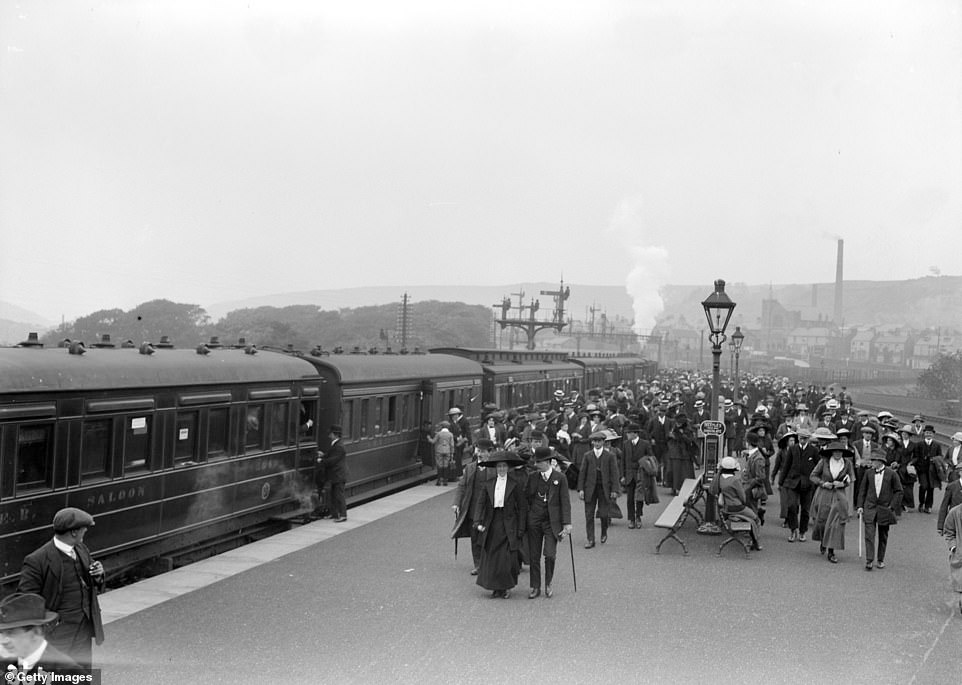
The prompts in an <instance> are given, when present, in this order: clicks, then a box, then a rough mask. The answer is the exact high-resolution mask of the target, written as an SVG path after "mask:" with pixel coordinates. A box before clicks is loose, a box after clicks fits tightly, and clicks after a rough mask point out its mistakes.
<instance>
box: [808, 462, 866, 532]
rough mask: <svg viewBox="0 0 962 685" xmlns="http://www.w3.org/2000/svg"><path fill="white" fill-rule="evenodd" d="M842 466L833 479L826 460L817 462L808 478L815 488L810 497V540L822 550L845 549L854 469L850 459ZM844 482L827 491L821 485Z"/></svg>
mask: <svg viewBox="0 0 962 685" xmlns="http://www.w3.org/2000/svg"><path fill="white" fill-rule="evenodd" d="M842 461H843V462H844V466H843V468H842V472H841V473H839V474H838V477H837V478H834V479H833V478H832V472H831V471H830V467H829V459H827V458H825V459H822V460H821V461H819V462H818V464H817V465H816V466H815V468H814V469H812V475H811V476H809V478H810V479H811V481H812V483H814V484H815V486H816V487H817V489H816V490H815V495H814V496H813V497H812V518H813V519H814V521H815V525H814V527H813V528H812V539H813V540H820V541H821V543H822V547H828V548H829V549H839V550H840V549H845V523H846V522H847V521H848V520H849V519H850V518H851V517H852V509H851V505H850V504H849V498H850V495H849V493H850V492H851V489H852V488H853V487H854V483H855V467H854V466H852V460H851V459H848V458H845V459H843V460H842ZM836 482H845V483H846V485H845V486H843V487H833V488H831V489H826V488H823V487H821V486H822V483H836Z"/></svg>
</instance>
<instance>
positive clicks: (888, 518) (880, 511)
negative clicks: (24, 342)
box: [855, 468, 902, 565]
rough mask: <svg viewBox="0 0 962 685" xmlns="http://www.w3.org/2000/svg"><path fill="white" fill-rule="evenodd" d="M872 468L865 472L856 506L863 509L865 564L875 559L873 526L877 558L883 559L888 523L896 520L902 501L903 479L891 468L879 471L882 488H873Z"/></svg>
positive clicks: (891, 524)
mask: <svg viewBox="0 0 962 685" xmlns="http://www.w3.org/2000/svg"><path fill="white" fill-rule="evenodd" d="M875 475H876V474H875V470H874V469H873V470H872V471H870V472H869V473H866V474H865V477H864V478H862V485H861V488H860V489H859V491H858V497H857V498H856V503H855V506H856V508H859V509H861V510H862V521H863V523H864V524H865V563H866V564H867V565H868V564H871V563H872V561H873V560H874V559H875V529H876V528H878V560H879V562H883V561H885V548H886V547H887V546H888V541H889V526H894V525H895V524H896V523H898V518H897V515H896V512H897V511H898V510H899V504H900V503H901V502H902V481H901V480H900V479H899V477H898V475H897V474H896V473H895V471H893V470H892V469H889V468H886V469H884V470H883V471H882V487H881V488H879V491H878V492H877V493H876V491H875Z"/></svg>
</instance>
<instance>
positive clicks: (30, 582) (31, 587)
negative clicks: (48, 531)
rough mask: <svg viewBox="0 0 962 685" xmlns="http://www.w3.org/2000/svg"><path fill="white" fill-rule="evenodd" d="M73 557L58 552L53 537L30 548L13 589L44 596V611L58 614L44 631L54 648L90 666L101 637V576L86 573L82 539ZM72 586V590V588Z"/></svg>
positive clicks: (87, 555)
mask: <svg viewBox="0 0 962 685" xmlns="http://www.w3.org/2000/svg"><path fill="white" fill-rule="evenodd" d="M74 551H75V552H76V554H77V561H76V562H74V561H73V560H72V559H71V558H70V557H69V556H67V555H66V554H64V553H63V552H61V551H60V550H59V549H57V547H56V546H55V545H54V543H53V540H50V541H49V542H47V543H46V544H44V545H42V546H41V547H40V548H38V549H37V550H35V551H33V552H31V553H30V554H28V555H27V556H26V558H25V559H24V560H23V568H22V569H21V570H20V584H19V585H18V586H17V592H30V593H33V594H37V595H41V596H43V598H44V602H45V604H46V607H47V610H48V611H56V612H57V613H58V614H60V622H59V623H58V624H57V625H56V626H55V627H54V628H53V629H51V630H49V631H48V632H47V633H46V638H47V641H48V642H49V643H50V644H51V645H52V646H53V647H54V649H55V650H58V651H60V652H63V653H65V654H67V655H68V656H69V657H70V658H71V659H72V660H73V661H75V662H77V664H79V665H80V666H81V667H82V668H87V669H89V668H91V663H92V653H93V647H92V645H91V640H94V641H96V643H97V644H98V645H99V644H101V643H102V642H103V641H104V626H103V622H102V621H101V618H100V602H99V601H98V600H97V593H98V592H99V591H101V590H103V587H104V585H103V583H104V581H103V577H102V576H101V578H100V579H99V580H94V578H93V577H92V576H91V575H90V564H91V563H92V562H93V560H92V559H91V557H90V552H89V550H88V549H87V547H86V545H84V544H83V543H80V544H77V545H76V546H75V547H74ZM74 589H76V592H74V591H73V590H74Z"/></svg>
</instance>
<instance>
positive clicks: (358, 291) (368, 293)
mask: <svg viewBox="0 0 962 685" xmlns="http://www.w3.org/2000/svg"><path fill="white" fill-rule="evenodd" d="M565 285H566V287H570V288H571V297H570V298H569V299H568V301H567V302H566V303H565V311H567V312H569V313H570V315H571V316H573V317H574V318H575V319H579V320H583V319H585V310H586V308H588V307H591V306H595V307H597V308H599V310H600V311H599V315H600V312H601V311H603V312H605V313H606V314H607V315H608V317H609V318H614V317H616V316H620V317H624V318H626V319H631V318H633V317H634V314H633V312H632V308H631V307H632V304H631V298H630V297H629V296H628V291H627V290H625V288H624V287H622V286H604V285H569V284H567V283H566V284H565ZM557 289H558V284H557V283H515V284H513V285H496V286H481V285H450V286H448V285H424V286H410V287H403V286H398V287H390V286H372V287H365V288H346V289H344V290H307V291H303V292H295V293H277V294H275V295H264V296H262V297H253V298H248V299H246V300H234V301H230V302H216V303H214V304H211V305H209V306H207V307H205V309H206V310H207V313H208V314H210V316H211V318H212V319H214V320H217V319H219V318H221V317H223V316H224V315H225V314H227V313H228V312H231V311H234V310H235V309H246V308H254V307H265V306H267V307H287V306H290V305H294V304H313V305H316V306H318V307H320V308H321V309H325V310H330V309H335V310H336V309H342V308H345V307H364V306H369V305H381V304H389V303H392V302H394V303H400V302H401V297H402V296H403V295H404V293H407V294H408V297H410V298H411V301H412V302H417V301H426V300H438V301H439V302H463V303H465V304H474V305H482V306H484V307H491V306H492V305H494V304H495V303H499V302H501V299H502V298H503V297H511V300H512V304H514V305H515V306H516V305H517V304H518V297H517V296H516V295H515V296H513V297H512V296H511V293H519V292H524V303H525V304H530V302H531V300H532V299H538V300H540V303H541V310H540V314H541V315H544V314H546V313H547V312H548V311H549V310H551V309H552V308H553V307H554V302H553V300H552V298H551V296H549V295H541V294H540V292H541V291H542V290H547V291H554V290H557Z"/></svg>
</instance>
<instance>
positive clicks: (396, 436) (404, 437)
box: [305, 354, 481, 501]
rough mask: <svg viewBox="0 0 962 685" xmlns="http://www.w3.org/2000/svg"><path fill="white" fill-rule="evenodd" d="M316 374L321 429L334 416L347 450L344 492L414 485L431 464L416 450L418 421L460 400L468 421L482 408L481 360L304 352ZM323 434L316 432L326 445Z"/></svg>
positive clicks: (436, 417)
mask: <svg viewBox="0 0 962 685" xmlns="http://www.w3.org/2000/svg"><path fill="white" fill-rule="evenodd" d="M305 359H307V360H308V361H309V362H311V364H313V365H314V367H315V368H316V369H317V372H318V374H319V375H320V377H321V384H320V387H321V391H320V399H321V418H320V422H321V433H322V436H326V432H327V429H328V427H329V426H330V425H331V424H335V423H336V424H340V425H341V427H342V430H343V431H344V433H343V435H342V439H343V441H344V446H345V448H346V450H347V454H348V459H349V461H348V476H349V478H350V480H349V481H348V483H347V485H346V494H347V496H348V499H349V500H354V501H357V500H358V498H360V497H362V496H363V497H364V498H371V497H374V496H376V495H377V494H378V492H379V491H383V490H384V489H386V488H387V489H398V488H399V487H404V486H405V485H412V484H414V483H416V482H418V481H422V480H424V479H425V477H426V473H425V468H427V469H433V468H434V466H433V461H432V463H430V464H426V463H423V462H422V461H421V460H420V459H419V458H418V456H417V454H418V452H419V450H418V447H419V445H418V438H419V435H420V431H419V428H420V425H421V422H422V421H425V420H426V421H430V422H431V424H432V425H436V424H437V423H438V422H439V421H441V420H442V419H443V418H445V417H446V416H447V412H448V409H450V408H451V407H452V406H455V405H458V406H461V407H463V408H464V414H465V416H466V417H468V418H469V420H470V419H472V418H473V419H474V420H473V423H477V422H478V419H479V416H480V410H481V367H480V366H479V365H478V364H476V363H474V362H472V361H470V360H467V359H462V358H460V357H454V356H450V355H434V354H410V355H396V354H390V355H389V354H374V355H372V354H334V355H322V356H310V357H305ZM325 439H326V437H322V448H321V449H324V444H325Z"/></svg>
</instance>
